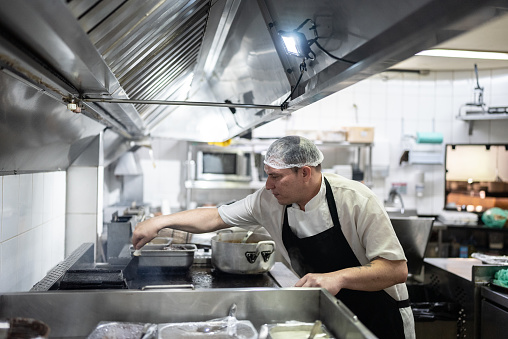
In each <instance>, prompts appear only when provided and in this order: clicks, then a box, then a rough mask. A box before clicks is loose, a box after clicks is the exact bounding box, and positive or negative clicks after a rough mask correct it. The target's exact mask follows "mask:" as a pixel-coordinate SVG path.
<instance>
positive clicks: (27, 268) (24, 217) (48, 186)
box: [0, 172, 66, 292]
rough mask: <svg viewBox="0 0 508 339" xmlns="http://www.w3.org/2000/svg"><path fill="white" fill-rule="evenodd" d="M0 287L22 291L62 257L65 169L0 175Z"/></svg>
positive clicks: (4, 289)
mask: <svg viewBox="0 0 508 339" xmlns="http://www.w3.org/2000/svg"><path fill="white" fill-rule="evenodd" d="M0 192H1V195H0V207H1V209H0V222H1V224H0V225H1V236H0V292H19V291H28V290H30V288H32V286H33V285H34V284H35V283H36V282H38V281H39V280H41V279H42V278H43V277H44V276H45V275H46V273H47V272H48V271H49V270H50V269H51V268H53V267H54V266H55V265H56V264H58V263H59V262H60V261H62V260H63V259H64V242H65V192H66V173H65V172H50V173H35V174H21V175H6V176H0Z"/></svg>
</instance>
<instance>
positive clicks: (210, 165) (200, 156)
mask: <svg viewBox="0 0 508 339" xmlns="http://www.w3.org/2000/svg"><path fill="white" fill-rule="evenodd" d="M196 179H197V180H218V181H251V180H252V176H251V153H250V152H246V151H243V150H239V149H222V148H221V149H217V148H213V147H210V148H201V149H199V150H198V151H197V152H196Z"/></svg>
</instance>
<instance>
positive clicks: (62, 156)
mask: <svg viewBox="0 0 508 339" xmlns="http://www.w3.org/2000/svg"><path fill="white" fill-rule="evenodd" d="M0 88H1V89H2V90H1V100H0V145H1V147H0V175H4V174H16V173H30V172H40V171H58V170H65V169H67V167H69V165H70V164H72V162H73V161H74V160H76V159H77V158H78V156H79V155H80V154H81V153H82V152H83V151H85V150H86V149H87V147H88V146H89V145H90V144H91V143H92V142H93V141H94V139H95V138H96V136H97V135H98V134H99V133H100V132H101V131H102V129H104V126H103V125H101V124H99V123H97V122H95V121H93V120H90V119H89V118H87V117H86V116H84V115H77V114H74V113H72V112H71V111H68V110H67V109H66V107H65V105H63V104H62V103H61V102H58V101H56V100H55V99H54V98H53V97H52V96H48V95H46V94H45V92H42V91H38V90H36V89H34V88H33V87H32V86H29V85H27V84H25V83H23V82H21V81H18V80H17V79H15V78H13V77H12V76H10V75H8V74H6V73H5V72H0Z"/></svg>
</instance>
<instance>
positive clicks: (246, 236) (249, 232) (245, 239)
mask: <svg viewBox="0 0 508 339" xmlns="http://www.w3.org/2000/svg"><path fill="white" fill-rule="evenodd" d="M260 228H261V225H259V226H257V227H256V228H255V229H253V230H249V231H247V234H245V237H243V239H242V244H245V243H246V242H247V239H249V237H250V236H251V235H252V233H254V232H256V231H257V230H258V229H260Z"/></svg>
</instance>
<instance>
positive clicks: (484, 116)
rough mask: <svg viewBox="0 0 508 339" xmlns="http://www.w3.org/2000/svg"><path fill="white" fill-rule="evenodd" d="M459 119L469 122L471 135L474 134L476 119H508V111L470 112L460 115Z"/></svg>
mask: <svg viewBox="0 0 508 339" xmlns="http://www.w3.org/2000/svg"><path fill="white" fill-rule="evenodd" d="M457 119H458V120H463V121H466V122H468V123H469V135H472V134H473V127H474V122H475V121H480V120H483V121H489V120H508V113H470V114H464V115H458V116H457Z"/></svg>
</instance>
